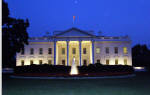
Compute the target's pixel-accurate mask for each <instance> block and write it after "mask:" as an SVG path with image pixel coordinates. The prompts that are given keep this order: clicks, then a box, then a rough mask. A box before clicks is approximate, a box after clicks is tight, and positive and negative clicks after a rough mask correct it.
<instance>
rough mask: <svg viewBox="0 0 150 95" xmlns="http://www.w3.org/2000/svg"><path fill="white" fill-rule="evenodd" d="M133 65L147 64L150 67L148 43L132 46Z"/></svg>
mask: <svg viewBox="0 0 150 95" xmlns="http://www.w3.org/2000/svg"><path fill="white" fill-rule="evenodd" d="M132 58H133V60H132V61H133V66H146V67H147V68H150V50H149V49H148V48H147V46H146V45H140V44H138V45H135V46H134V47H133V48H132Z"/></svg>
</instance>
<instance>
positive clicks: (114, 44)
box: [16, 39, 132, 66]
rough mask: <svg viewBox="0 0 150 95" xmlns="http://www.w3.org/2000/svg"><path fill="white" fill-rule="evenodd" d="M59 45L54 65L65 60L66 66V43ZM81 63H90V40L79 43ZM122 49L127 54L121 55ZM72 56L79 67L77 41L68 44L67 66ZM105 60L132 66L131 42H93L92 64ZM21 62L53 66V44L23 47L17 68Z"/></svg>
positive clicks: (35, 44)
mask: <svg viewBox="0 0 150 95" xmlns="http://www.w3.org/2000/svg"><path fill="white" fill-rule="evenodd" d="M65 40H66V39H65ZM61 42H62V41H60V43H59V44H58V43H57V45H56V49H57V50H56V57H57V58H56V65H58V64H61V63H62V60H65V65H67V47H66V46H67V44H66V41H63V42H64V43H61ZM81 44H82V45H81V46H82V47H81V49H82V50H81V54H82V55H81V56H82V57H81V59H82V60H81V63H82V65H83V60H87V64H90V63H92V43H91V41H90V40H88V41H83V42H82V43H81ZM106 47H109V54H106V52H105V49H106ZM114 47H118V54H115V53H114ZM123 47H127V51H128V53H127V54H124V53H123ZM30 48H33V49H34V54H33V55H30ZM39 48H43V54H42V55H40V54H39ZM48 48H52V54H48ZM62 48H65V55H62V54H61V53H62V51H61V49H62ZM72 48H76V54H75V55H73V54H72ZM83 48H86V49H87V50H86V52H87V53H86V54H83ZM96 48H100V53H99V54H97V53H96ZM73 56H75V58H76V64H77V65H78V66H79V64H80V63H79V62H80V59H79V58H80V57H79V41H75V42H73V41H70V42H69V65H71V64H72V59H73ZM106 59H109V60H110V62H109V65H115V59H118V64H121V65H124V59H127V65H132V56H131V42H130V41H129V40H127V41H115V40H114V41H113V39H112V40H111V41H102V40H99V41H98V40H97V41H95V42H94V62H95V63H96V62H97V60H100V62H101V63H102V64H106ZM21 60H24V65H30V60H33V62H34V64H39V60H42V61H43V63H48V60H52V64H54V42H46V41H44V40H43V42H38V40H37V41H36V42H29V45H26V46H25V54H24V55H21V54H20V53H17V59H16V61H17V63H16V65H17V66H20V65H21Z"/></svg>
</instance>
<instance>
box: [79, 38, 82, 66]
mask: <svg viewBox="0 0 150 95" xmlns="http://www.w3.org/2000/svg"><path fill="white" fill-rule="evenodd" d="M81 45H82V44H81V41H79V56H80V66H81V65H82V56H81V49H82V48H81Z"/></svg>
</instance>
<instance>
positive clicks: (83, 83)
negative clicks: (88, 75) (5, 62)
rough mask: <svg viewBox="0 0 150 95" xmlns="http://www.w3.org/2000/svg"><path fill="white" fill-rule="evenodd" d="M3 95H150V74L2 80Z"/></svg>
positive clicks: (5, 76)
mask: <svg viewBox="0 0 150 95" xmlns="http://www.w3.org/2000/svg"><path fill="white" fill-rule="evenodd" d="M2 83H3V84H2V94H3V95H150V74H147V73H142V74H141V73H138V74H137V75H136V76H135V77H132V78H124V79H82V80H73V79H72V80H71V79H68V80H52V79H47V80H46V79H43V80H42V79H41V80H40V79H12V78H9V76H8V75H3V78H2Z"/></svg>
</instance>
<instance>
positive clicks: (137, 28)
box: [5, 0, 150, 46]
mask: <svg viewBox="0 0 150 95" xmlns="http://www.w3.org/2000/svg"><path fill="white" fill-rule="evenodd" d="M5 1H6V2H8V7H9V10H10V16H11V17H15V18H21V19H26V18H28V19H29V21H30V27H29V28H28V33H29V36H30V37H39V36H42V35H44V34H45V32H52V31H55V30H67V29H69V28H71V27H77V28H79V29H81V30H88V31H90V30H93V31H95V33H96V32H98V31H102V35H104V36H124V35H129V36H130V37H131V39H132V42H133V44H132V45H135V44H138V43H140V44H147V45H149V46H150V0H5ZM73 16H76V19H75V23H74V24H73Z"/></svg>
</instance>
